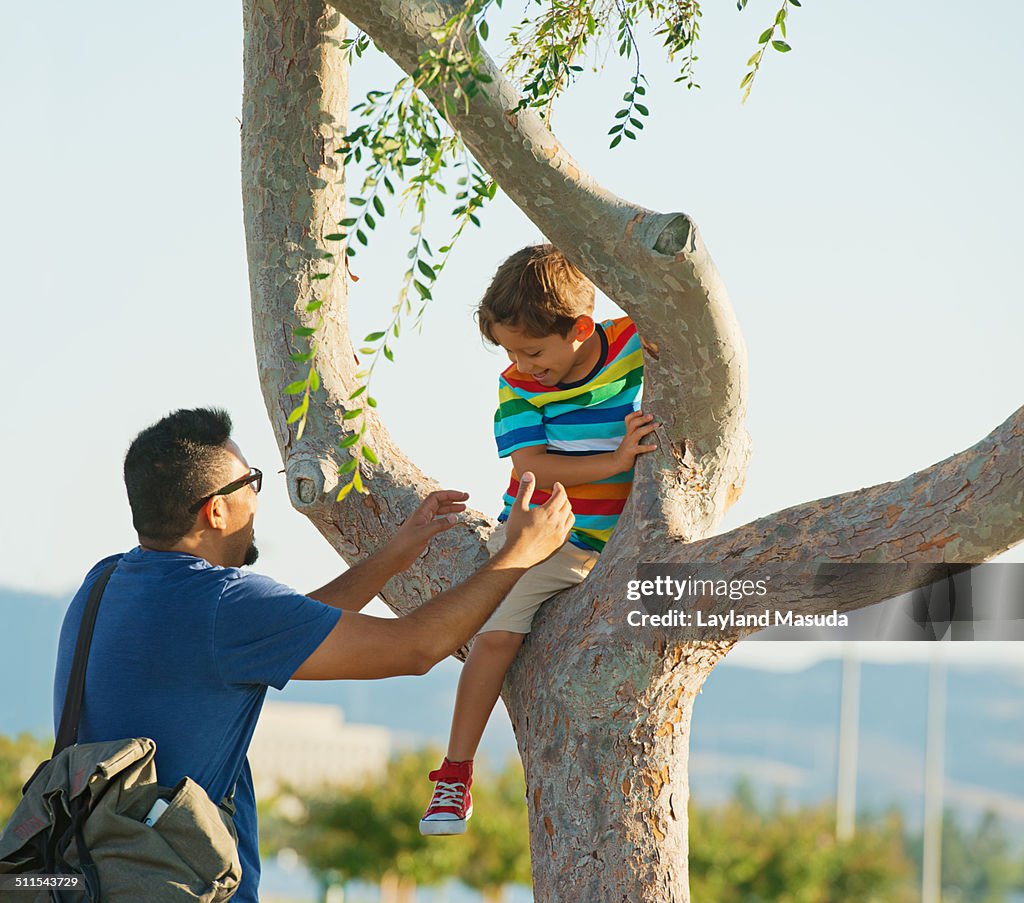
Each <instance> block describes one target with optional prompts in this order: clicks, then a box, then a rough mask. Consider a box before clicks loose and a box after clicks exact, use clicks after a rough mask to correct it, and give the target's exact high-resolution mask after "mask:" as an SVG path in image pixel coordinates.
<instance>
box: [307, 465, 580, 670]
mask: <svg viewBox="0 0 1024 903" xmlns="http://www.w3.org/2000/svg"><path fill="white" fill-rule="evenodd" d="M533 487H534V480H533V475H532V474H523V477H522V479H521V480H520V490H519V496H518V497H517V499H516V501H515V504H514V505H513V506H512V511H511V512H510V513H509V517H508V520H507V522H506V526H505V536H506V539H505V547H504V548H503V549H502V550H501V551H500V552H499V553H498V554H497V555H495V556H494V558H492V559H491V560H490V561H489V562H488V563H487V564H485V565H484V566H483V567H482V568H481V569H480V570H479V571H477V572H476V574H474V575H473V576H472V577H470V578H469V579H468V580H467V581H466V582H465V583H462V584H460V585H459V586H456V587H453V588H452V589H450V590H448V591H446V592H443V593H439V594H438V595H437V596H435V597H434V598H433V599H431V600H429V601H428V602H426V603H424V604H423V605H421V606H420V607H419V608H417V609H416V610H415V611H413V612H411V613H410V614H408V615H405V616H404V617H401V618H374V617H371V616H369V615H361V614H356V613H352V614H346V615H343V616H342V618H341V619H340V620H339V621H338V623H337V624H336V625H335V626H334V629H333V630H332V631H331V632H330V633H329V634H328V635H327V637H326V638H325V639H324V641H323V642H322V643H321V644H320V645H319V646H318V647H317V649H316V650H315V651H314V652H313V653H312V655H310V656H309V658H307V659H306V661H305V662H303V663H302V665H300V666H299V668H298V670H297V671H296V672H295V673H294V674H293V675H292V679H293V680H337V679H360V678H362V679H368V678H378V677H394V676H396V675H399V674H425V673H426V672H427V671H429V670H430V669H431V668H432V667H433V666H434V665H435V664H437V662H439V661H441V659H443V658H445V657H446V656H448V655H451V654H452V653H453V652H455V650H456V649H458V648H459V647H460V646H463V645H464V644H465V643H467V642H468V641H469V640H470V639H471V638H472V637H473V636H474V635H475V634H476V632H477V631H478V630H479V629H480V628H481V627H482V626H483V624H484V622H485V621H486V620H487V619H488V618H489V617H490V616H491V614H492V612H493V611H494V609H495V608H497V607H498V605H499V604H500V603H501V600H502V599H504V598H505V595H506V594H507V593H508V591H509V590H510V589H512V587H513V586H514V585H515V583H516V581H517V580H518V579H519V578H520V577H522V575H523V574H524V573H525V572H526V571H527V570H528V569H529V568H531V567H533V566H534V565H535V564H539V563H540V562H541V561H543V560H544V559H545V558H547V557H548V556H549V555H551V554H552V553H553V552H555V551H556V550H557V549H559V548H560V547H561V546H562V545H563V544H564V543H565V541H566V538H567V537H568V535H569V530H570V529H571V527H572V524H573V515H572V509H571V508H570V506H569V500H568V497H567V496H566V494H565V489H564V488H563V487H562V486H561V485H558V484H556V485H555V486H554V488H553V490H552V493H551V498H550V499H548V501H547V502H545V503H544V504H543V505H539V506H538V507H536V508H533V509H531V508H530V498H531V496H532V495H533Z"/></svg>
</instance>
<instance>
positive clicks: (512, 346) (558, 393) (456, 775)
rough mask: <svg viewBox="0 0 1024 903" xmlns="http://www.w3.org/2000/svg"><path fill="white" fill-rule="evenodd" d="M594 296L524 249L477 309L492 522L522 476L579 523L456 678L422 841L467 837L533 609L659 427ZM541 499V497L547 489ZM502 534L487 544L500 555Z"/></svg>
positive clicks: (598, 542) (603, 515)
mask: <svg viewBox="0 0 1024 903" xmlns="http://www.w3.org/2000/svg"><path fill="white" fill-rule="evenodd" d="M593 311H594V286H593V285H592V284H591V283H590V281H589V280H588V279H587V278H586V277H585V276H584V275H583V274H582V273H581V272H580V271H579V270H578V269H577V268H576V267H575V266H573V265H572V264H571V263H569V261H568V260H566V259H565V257H564V256H562V254H561V253H560V252H559V251H557V250H556V249H555V248H554V247H552V246H551V245H537V246H534V247H529V248H524V249H523V250H521V251H519V252H517V253H515V254H513V255H512V256H511V257H509V258H508V260H506V261H505V262H504V263H503V264H502V265H501V266H500V267H499V268H498V271H497V273H496V274H495V276H494V279H493V280H492V281H491V284H490V286H489V288H488V289H487V292H486V293H485V294H484V297H483V300H482V301H481V302H480V306H479V307H478V309H477V321H478V323H479V326H480V332H481V333H483V335H484V337H485V338H486V339H488V340H489V341H490V342H492V343H494V344H495V345H500V346H501V347H502V348H504V349H505V351H506V352H507V353H508V356H509V359H510V360H511V361H512V366H510V367H509V368H508V369H507V370H505V371H504V372H503V373H502V374H501V376H500V377H499V379H498V410H497V413H496V414H495V415H494V434H495V438H496V439H497V442H498V455H499V457H502V458H504V457H511V458H512V479H511V482H510V483H509V486H508V489H507V490H506V492H505V497H504V510H503V511H502V513H501V515H500V516H499V518H498V520H499V521H501V522H502V523H503V522H504V521H505V519H506V518H507V517H508V513H509V510H510V506H511V504H512V502H513V501H514V500H515V497H516V494H517V493H518V491H519V478H518V474H521V473H524V472H526V471H533V473H534V475H535V477H536V480H537V489H536V491H535V492H534V495H533V503H534V504H540V503H541V502H543V501H544V500H545V499H546V498H547V497H548V491H550V490H551V488H552V486H553V484H554V483H556V482H558V483H561V484H563V485H564V486H565V487H566V491H567V492H568V495H569V500H570V502H571V504H572V510H573V513H574V515H575V517H576V521H575V525H574V527H573V530H572V533H571V534H570V537H569V541H568V542H567V543H566V544H565V545H564V546H563V547H562V548H561V549H559V551H557V552H555V554H554V555H552V556H551V557H550V558H548V559H547V560H546V561H544V562H542V563H541V564H539V565H537V566H536V567H534V568H531V569H530V570H529V571H528V572H527V573H526V574H524V575H523V577H522V578H521V579H520V580H519V582H518V583H517V584H516V585H515V587H513V589H512V591H511V592H510V593H509V594H508V596H507V597H506V598H505V601H504V602H502V603H501V605H500V606H499V607H498V609H497V610H496V611H495V612H494V614H493V615H492V616H491V618H490V620H489V621H488V622H487V623H486V624H484V626H483V627H482V628H481V629H480V632H479V633H478V634H477V636H476V639H475V640H474V642H473V647H472V650H471V651H470V654H469V658H467V659H466V664H465V666H464V667H463V669H462V676H461V678H460V680H459V689H458V694H457V696H456V699H455V712H454V715H453V717H452V727H451V734H450V737H449V741H448V755H447V756H446V757H445V760H444V762H443V763H442V764H441V767H440V768H438V769H437V770H436V771H432V772H431V773H430V779H431V780H432V781H436V782H437V784H436V786H435V788H434V796H433V798H432V799H431V801H430V805H429V806H428V807H427V811H426V813H425V814H424V816H423V818H422V819H421V820H420V832H421V833H422V834H462V833H464V832H465V830H466V822H467V821H468V820H469V817H470V816H471V815H472V814H473V799H472V796H471V795H470V786H471V784H472V781H473V756H474V755H475V753H476V748H477V745H478V744H479V742H480V737H481V735H482V734H483V730H484V727H485V725H486V724H487V719H488V717H490V714H491V710H492V709H493V708H494V704H495V702H497V699H498V696H499V694H500V693H501V686H502V683H503V682H504V679H505V672H506V671H508V668H509V666H510V665H511V664H512V660H513V659H514V658H515V656H516V653H517V652H518V651H519V647H520V646H521V645H522V643H523V639H524V638H525V636H526V634H527V633H529V632H530V624H531V622H532V620H533V616H534V614H535V612H536V611H537V609H538V608H539V607H540V604H541V603H542V602H543V601H544V600H545V599H547V598H549V597H550V596H552V595H554V594H555V593H557V592H559V591H560V590H563V589H566V588H567V587H570V586H575V585H576V584H577V583H579V582H580V581H582V580H583V579H584V578H585V577H586V576H587V574H588V572H589V571H590V569H591V568H592V567H593V566H594V562H595V561H596V560H597V556H598V553H599V552H600V551H601V549H602V548H604V545H605V543H606V542H607V541H608V537H609V536H610V535H611V532H612V530H613V528H614V527H615V522H616V520H618V516H619V514H620V513H621V511H622V508H623V505H624V504H625V502H626V497H627V496H628V495H629V490H630V486H631V485H632V480H633V461H634V459H635V458H636V456H637V455H639V454H643V453H644V452H649V451H654V450H655V448H656V446H654V445H643V444H641V443H642V441H643V438H644V436H646V435H647V434H648V433H650V432H652V431H653V430H654V429H655V427H656V426H657V424H654V423H652V422H651V421H652V419H653V418H651V417H650V416H645V415H643V414H641V413H640V412H639V410H638V409H639V406H640V396H641V389H642V381H643V355H642V352H641V350H640V340H639V338H638V337H637V334H636V327H635V326H634V325H633V323H632V321H630V320H629V319H628V318H626V317H623V318H622V319H619V320H608V321H606V322H604V323H601V324H598V323H595V322H594V320H593V318H592V317H591V314H592V313H593ZM545 490H547V491H545ZM502 529H503V527H502V526H499V527H498V531H497V533H496V535H495V537H492V540H491V542H489V543H488V547H489V548H490V547H491V546H492V544H494V545H495V547H500V532H501V530H502Z"/></svg>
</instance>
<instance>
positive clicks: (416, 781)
mask: <svg viewBox="0 0 1024 903" xmlns="http://www.w3.org/2000/svg"><path fill="white" fill-rule="evenodd" d="M436 755H437V753H436V750H432V749H431V750H424V751H422V752H416V753H407V754H404V755H402V756H399V757H398V758H396V759H394V760H392V761H391V762H390V763H389V764H388V769H387V773H386V774H385V775H384V776H383V777H382V778H381V779H379V780H376V781H371V782H369V783H365V782H364V783H363V784H361V785H359V786H356V787H352V788H339V789H337V790H335V791H333V792H332V791H329V790H328V789H326V788H325V789H324V790H323V792H321V793H318V794H317V795H316V796H315V797H314V798H311V799H308V800H307V801H306V808H307V814H306V817H305V818H304V819H303V820H302V821H301V823H300V824H299V825H298V826H297V827H296V828H295V829H294V830H293V831H292V832H290V833H291V836H290V837H288V842H289V844H290V845H292V846H293V847H294V848H295V849H296V851H298V852H299V854H300V856H301V857H302V859H303V860H304V861H305V862H306V864H307V865H308V866H309V867H310V869H311V870H312V871H313V872H314V873H315V874H316V875H318V876H320V877H321V878H325V877H330V878H332V880H333V879H340V880H344V881H350V880H358V881H377V882H380V883H381V884H382V885H387V886H389V887H393V889H394V890H395V891H396V892H397V895H398V896H399V898H400V899H402V900H404V899H406V898H408V896H409V895H410V894H411V893H412V891H413V890H414V889H415V887H416V885H417V884H426V885H432V884H440V883H442V882H443V881H444V880H446V879H447V878H449V877H450V876H452V875H453V874H455V873H456V871H457V869H458V868H459V865H460V863H461V862H462V861H463V860H464V858H465V854H466V849H465V847H462V846H459V845H458V844H443V843H442V844H438V843H431V842H430V838H425V837H423V836H422V835H421V834H420V833H419V817H420V814H421V812H420V810H421V806H420V802H419V797H420V795H421V794H422V790H423V788H424V786H429V785H427V783H426V780H425V775H426V773H427V771H428V770H429V769H430V768H431V767H433V766H432V763H434V762H435V760H436ZM285 833H287V832H285Z"/></svg>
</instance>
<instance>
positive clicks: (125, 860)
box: [0, 564, 242, 903]
mask: <svg viewBox="0 0 1024 903" xmlns="http://www.w3.org/2000/svg"><path fill="white" fill-rule="evenodd" d="M116 567H117V565H116V564H115V565H111V566H110V567H109V568H108V569H107V570H106V571H104V573H103V574H101V575H100V577H99V579H98V580H97V581H96V584H95V585H94V586H93V588H92V592H91V593H90V594H89V599H88V602H87V603H86V608H85V612H84V614H83V615H82V624H81V627H80V629H79V632H78V642H77V644H76V646H75V657H74V661H73V663H72V666H71V676H70V678H69V680H68V688H67V695H66V696H65V699H64V711H63V713H62V715H61V722H60V727H59V729H58V731H57V739H56V742H55V743H54V747H53V755H52V756H51V757H50V758H49V759H48V760H47V761H45V762H43V763H42V764H41V765H40V766H39V767H38V768H37V769H36V771H35V774H33V775H32V777H31V778H29V780H28V782H27V783H26V784H25V787H24V788H23V791H22V793H23V797H22V800H21V802H20V803H19V804H18V807H17V808H16V809H15V810H14V814H13V815H12V816H11V819H10V821H9V822H8V823H7V825H6V826H5V827H4V829H3V831H2V832H0V899H7V898H8V893H6V892H5V891H13V893H11V894H10V899H11V900H12V901H14V900H16V901H18V903H79V901H89V903H140V901H146V903H189V901H201V903H221V901H225V900H229V899H230V898H231V897H232V896H233V895H234V893H235V891H236V890H237V889H238V883H239V881H240V880H241V876H242V867H241V864H240V863H239V860H238V837H237V834H236V833H235V826H234V821H233V819H232V816H233V815H234V804H233V802H232V798H233V796H234V794H233V793H232V795H231V797H232V798H225V799H224V800H222V801H221V803H220V804H219V805H217V804H215V803H214V802H213V801H212V800H211V799H210V797H209V796H208V795H207V793H206V791H205V790H204V789H203V788H202V787H200V786H199V785H198V784H197V783H196V782H195V781H193V780H192V779H191V778H188V777H186V778H183V779H182V780H181V781H180V782H179V783H178V785H177V786H175V787H161V786H160V785H158V784H157V783H156V780H157V776H156V766H155V764H154V762H153V756H154V754H155V752H156V744H155V743H154V742H153V741H152V740H150V739H148V738H145V737H142V738H136V739H128V740H111V741H108V742H103V743H86V744H83V745H81V746H79V745H78V744H77V743H76V742H75V741H76V739H77V737H78V722H79V719H80V717H81V712H82V698H83V695H84V692H85V671H86V665H87V663H88V658H89V646H90V644H91V642H92V633H93V628H94V627H95V625H96V614H97V612H98V610H99V604H100V599H101V597H102V596H103V590H104V589H105V588H106V585H107V582H108V581H109V579H110V575H111V574H112V573H113V571H114V569H115V568H116ZM159 799H162V800H165V801H166V802H167V804H168V805H167V807H166V808H165V809H163V811H162V813H161V814H160V815H159V817H158V818H157V819H156V821H155V822H153V824H152V826H150V825H149V824H147V823H146V822H145V819H146V817H147V814H148V813H149V812H150V810H151V809H152V808H153V806H154V803H156V801H157V800H159ZM54 876H62V877H60V878H56V877H54ZM64 876H67V877H64ZM16 882H17V883H18V884H20V885H21V886H20V887H19V888H17V889H16V887H15V884H16ZM26 886H27V888H28V889H24V888H25V887H26Z"/></svg>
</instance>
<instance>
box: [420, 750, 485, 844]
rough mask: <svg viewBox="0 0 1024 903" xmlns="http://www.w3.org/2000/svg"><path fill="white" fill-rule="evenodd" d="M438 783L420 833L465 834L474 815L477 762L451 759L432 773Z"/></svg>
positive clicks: (431, 777) (424, 814)
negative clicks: (471, 790) (474, 784)
mask: <svg viewBox="0 0 1024 903" xmlns="http://www.w3.org/2000/svg"><path fill="white" fill-rule="evenodd" d="M429 777H430V780H432V781H437V784H436V785H435V786H434V796H433V798H432V799H431V800H430V805H429V806H427V811H426V812H424V813H423V818H421V819H420V834H426V835H437V834H465V833H466V822H467V821H469V819H470V817H471V816H472V815H473V795H472V794H471V793H470V792H469V788H470V787H471V786H472V785H473V760H472V759H469V760H468V761H466V762H449V761H448V759H447V757H446V758H445V760H444V761H443V762H442V763H441V767H440V768H438V769H437V771H432V772H430V775H429Z"/></svg>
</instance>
